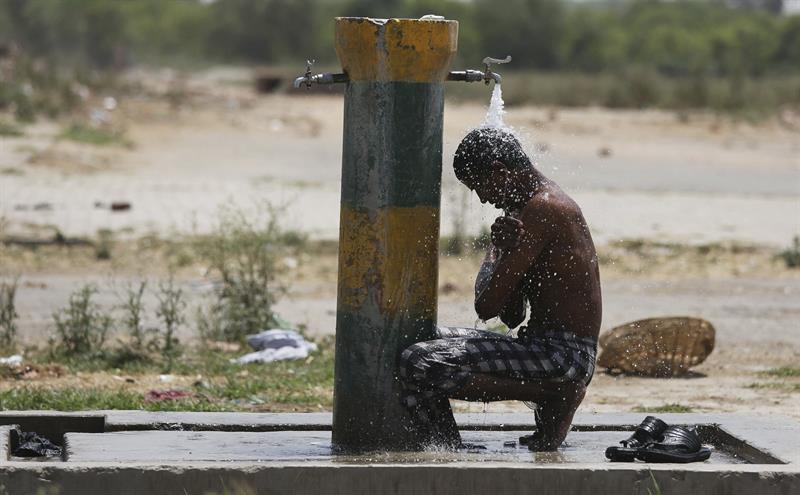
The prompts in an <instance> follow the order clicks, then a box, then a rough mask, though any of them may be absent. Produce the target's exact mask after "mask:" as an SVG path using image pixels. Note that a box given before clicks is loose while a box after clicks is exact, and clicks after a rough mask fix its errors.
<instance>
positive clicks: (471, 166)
mask: <svg viewBox="0 0 800 495" xmlns="http://www.w3.org/2000/svg"><path fill="white" fill-rule="evenodd" d="M453 169H454V170H455V173H456V177H458V180H460V181H461V182H462V183H463V184H464V185H465V186H467V187H468V188H470V189H472V190H474V191H475V192H476V193H477V195H478V198H479V199H480V200H481V202H482V203H487V202H488V203H491V204H493V205H494V206H496V207H498V208H507V207H509V206H512V205H514V204H515V203H519V202H520V201H521V200H524V199H527V197H526V194H525V191H523V190H521V188H522V189H524V188H525V186H526V184H525V183H527V182H528V181H525V180H521V179H523V178H524V177H532V174H533V172H534V169H533V164H532V163H531V161H530V159H529V158H528V155H526V154H525V151H523V149H522V145H521V144H520V142H519V141H517V138H515V137H514V135H513V134H511V133H510V132H508V131H503V130H501V129H496V128H481V129H474V130H473V131H471V132H470V133H469V134H467V135H466V137H464V139H462V140H461V144H459V145H458V149H457V150H456V154H455V156H454V157H453Z"/></svg>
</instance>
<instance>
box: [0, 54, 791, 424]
mask: <svg viewBox="0 0 800 495" xmlns="http://www.w3.org/2000/svg"><path fill="white" fill-rule="evenodd" d="M140 77H141V76H140ZM170 77H171V76H169V75H168V74H167V75H161V74H149V75H147V77H145V78H144V82H145V83H146V85H148V87H150V88H151V89H152V91H153V92H156V93H157V92H158V91H163V90H164V88H165V87H172V86H171V85H175V84H180V87H181V88H182V91H183V92H184V93H183V94H185V98H184V99H182V100H181V101H177V102H176V101H171V100H169V99H167V98H163V97H153V96H131V97H126V98H120V101H119V106H118V108H117V109H116V110H114V111H113V112H111V113H110V117H109V118H111V119H113V120H114V122H115V123H116V124H117V125H119V126H120V127H122V128H124V129H125V136H126V140H127V141H129V142H130V145H112V146H92V145H88V144H80V143H74V142H70V141H67V140H64V139H60V138H58V135H59V133H60V131H61V126H60V124H58V123H55V122H44V121H43V122H40V123H37V124H35V125H33V126H30V127H28V128H27V130H26V135H25V136H23V137H13V138H11V137H0V171H1V172H0V219H2V222H0V224H2V229H3V233H4V235H24V236H37V235H38V236H42V235H49V234H47V233H48V232H51V230H48V229H49V228H50V226H54V227H56V228H57V229H58V230H59V231H60V232H62V233H63V234H64V235H66V236H68V237H75V236H77V237H80V236H84V237H86V236H88V237H93V236H96V235H97V232H98V231H99V230H101V229H110V230H111V231H112V232H113V235H114V238H115V239H116V244H115V247H114V251H113V252H112V254H113V256H112V259H111V260H107V261H98V260H96V259H94V258H93V257H92V256H91V253H89V254H87V252H85V251H82V250H81V249H78V248H76V249H75V250H70V251H69V253H67V254H64V252H63V251H59V252H54V251H53V252H51V251H48V250H47V249H42V250H39V251H37V252H31V251H29V250H24V249H19V248H8V247H6V248H3V247H0V276H13V275H21V277H22V278H21V286H20V291H19V295H18V306H19V313H20V328H21V333H22V335H23V337H24V338H25V339H26V340H27V341H29V342H43V341H44V340H45V337H46V336H47V335H48V333H49V332H50V331H51V330H52V329H51V328H50V325H51V324H50V315H51V313H52V311H53V310H55V309H56V308H58V307H61V306H63V305H64V304H65V303H66V300H67V298H68V295H69V293H70V292H71V291H72V290H74V289H75V288H76V287H77V286H78V285H80V284H82V283H85V282H87V281H89V282H94V283H96V284H98V286H100V287H101V288H103V290H102V291H101V294H100V299H99V300H100V302H101V303H103V304H105V305H108V306H112V305H113V304H115V301H116V299H115V296H114V294H113V290H111V288H113V287H114V286H117V287H118V286H120V285H122V284H124V283H125V282H126V281H130V280H133V279H138V278H140V277H158V276H163V275H164V273H165V267H164V266H161V265H159V264H158V263H150V262H148V261H147V260H146V259H141V257H140V255H137V252H136V250H135V249H134V248H133V247H131V246H133V245H134V244H135V242H136V241H137V240H138V239H141V238H142V237H143V236H146V235H156V236H160V237H166V238H169V237H172V236H177V235H180V234H182V233H187V232H196V233H197V232H200V233H202V232H207V231H208V230H209V229H210V228H211V226H212V225H213V219H214V213H215V211H216V210H217V208H218V206H219V205H220V204H223V203H234V204H236V205H238V206H240V207H242V208H245V209H249V208H255V205H256V204H257V203H258V202H259V201H263V200H269V201H271V202H273V203H282V204H286V205H288V206H287V210H286V213H285V217H284V218H283V221H284V224H285V225H286V226H287V227H288V228H293V229H297V230H301V231H303V232H306V233H308V234H309V235H310V236H311V238H312V240H330V239H336V238H337V235H338V211H339V210H338V203H339V185H340V184H339V181H340V168H341V165H340V156H341V155H340V147H341V134H342V129H341V127H342V102H341V97H339V96H336V95H319V94H313V95H306V94H301V95H298V96H286V95H280V94H273V95H262V96H259V95H256V94H255V93H254V92H252V90H251V89H250V87H249V85H248V84H247V83H248V79H247V78H248V77H249V73H248V72H246V71H240V70H230V69H225V70H222V69H220V70H217V71H210V72H207V73H203V74H197V75H194V76H192V77H190V78H188V79H184V80H180V81H179V82H175V80H174V79H170ZM488 96H489V95H488V92H487V102H488ZM484 112H485V107H483V106H481V105H478V104H453V103H448V104H447V105H446V109H445V115H446V118H445V154H444V160H443V162H444V163H443V169H444V172H443V197H442V201H443V203H442V234H443V235H450V234H452V233H453V232H454V229H455V225H456V224H459V223H460V224H462V225H463V226H464V231H465V233H466V234H475V233H477V232H479V231H480V230H481V228H483V227H485V226H486V225H488V224H490V223H491V222H492V220H493V219H494V217H495V216H496V212H494V211H492V209H491V208H490V207H488V206H483V207H482V206H481V205H479V204H478V202H477V200H475V199H474V198H469V197H467V196H466V194H465V192H464V190H463V188H460V187H459V185H458V184H457V182H456V180H455V177H454V176H453V173H452V170H451V168H450V165H451V162H452V153H453V150H454V149H455V147H456V146H457V144H458V141H459V139H460V137H461V136H463V134H464V133H465V132H466V131H467V130H469V129H470V128H472V127H474V126H475V125H476V124H478V123H479V122H480V121H481V120H482V118H483V114H484ZM507 122H508V123H510V124H511V125H513V126H514V127H516V128H517V129H518V131H519V133H520V135H521V136H522V137H523V140H524V142H525V144H526V147H527V148H528V149H529V151H530V152H531V154H532V155H534V156H535V157H536V159H537V165H538V166H539V167H540V168H541V169H542V170H543V171H544V173H545V174H546V175H548V176H550V177H552V178H554V179H555V180H556V181H557V182H558V183H559V184H561V186H562V187H563V188H564V189H565V190H566V191H567V192H569V193H570V194H572V195H573V196H574V197H575V199H576V200H577V201H578V203H579V204H580V205H581V207H582V209H583V211H584V213H585V215H586V217H587V220H588V222H589V224H590V227H591V228H592V233H593V236H594V238H595V242H596V244H597V245H598V248H599V250H600V252H601V259H602V260H603V264H602V266H601V273H602V278H603V291H604V294H603V296H604V318H603V328H604V329H610V328H612V327H614V326H616V325H619V324H622V323H625V322H628V321H631V320H634V319H637V318H644V317H651V316H665V315H692V316H699V317H703V318H706V319H708V320H709V321H711V322H712V324H714V326H715V327H716V329H717V347H716V349H715V351H714V353H712V355H711V356H710V357H709V359H708V360H707V361H706V362H705V363H703V364H702V365H700V366H699V367H697V368H696V372H697V373H696V374H695V375H693V377H691V378H684V379H648V378H634V377H622V376H616V377H615V376H610V375H607V374H603V373H598V375H596V377H595V379H594V381H593V382H592V385H591V387H590V389H589V393H588V395H587V397H586V400H585V401H584V404H583V405H582V406H581V410H582V411H584V412H592V411H596V412H609V411H619V410H634V409H636V408H645V409H646V408H658V407H661V406H665V405H670V404H673V405H674V404H678V405H680V406H684V407H687V408H691V409H692V410H694V411H703V412H706V411H721V412H729V411H742V412H749V413H752V412H758V413H780V414H786V415H790V416H794V417H796V418H800V377H796V376H795V377H791V376H790V377H773V376H770V375H768V374H765V373H764V372H765V371H767V370H770V369H775V368H780V367H790V368H794V369H797V368H800V271H798V270H790V269H787V268H786V266H785V264H784V263H783V262H782V261H781V260H779V259H777V258H776V254H777V253H778V252H779V251H780V250H782V249H786V248H788V246H789V245H790V243H791V239H792V237H793V236H795V235H798V234H800V133H798V131H797V130H794V129H791V128H787V127H785V126H783V125H781V124H780V123H779V122H778V121H777V119H769V120H766V121H764V122H760V123H755V124H753V123H747V122H740V121H736V120H733V119H730V118H727V117H720V116H715V115H708V114H690V115H689V116H688V119H686V118H678V117H677V116H676V115H675V114H673V113H669V112H659V111H638V112H637V111H611V110H606V109H594V108H591V109H558V108H535V107H519V108H518V107H514V108H509V109H508V115H507ZM113 201H124V202H130V203H131V209H130V210H126V211H121V212H113V211H110V210H109V208H107V205H108V204H109V203H111V202H113ZM253 211H254V210H253ZM631 240H633V241H635V242H633V243H631V242H630V241H631ZM642 246H644V247H642ZM296 261H297V265H298V267H297V268H296V269H294V271H292V274H291V279H290V282H291V290H290V293H289V295H288V296H287V297H286V298H284V299H283V300H282V301H281V302H280V303H279V305H278V307H277V309H278V311H279V312H280V314H281V315H283V316H284V317H285V318H287V319H289V320H290V321H293V322H295V323H298V324H303V325H305V326H306V327H307V329H308V332H309V333H310V334H311V335H317V336H321V335H327V334H332V333H333V332H334V329H335V308H336V255H335V252H328V253H324V254H313V255H312V254H309V255H306V256H301V257H300V259H299V260H296ZM478 264H479V258H478V257H477V256H476V255H467V256H463V257H460V258H459V257H443V258H442V262H441V267H440V274H439V282H440V284H439V285H440V301H439V321H440V323H442V324H453V325H470V326H472V325H476V324H479V325H480V324H481V323H480V322H476V320H475V317H474V316H473V315H474V311H473V310H472V304H471V287H472V284H473V281H474V278H473V277H474V273H475V272H476V270H477V266H478ZM179 280H180V283H181V284H182V286H183V287H184V288H185V290H186V292H187V294H188V295H189V298H190V301H192V302H193V303H197V302H198V301H200V300H202V297H203V295H204V294H206V293H207V292H208V291H209V290H210V284H211V281H209V280H207V279H206V278H205V277H204V276H203V271H202V267H198V266H193V265H190V266H188V267H186V268H184V269H183V270H182V271H181V272H180V277H179ZM491 324H492V322H489V325H491ZM192 335H193V329H192V328H191V327H190V326H189V327H187V328H185V329H184V330H183V336H184V338H191V336H192ZM48 379H52V378H48ZM110 379H113V378H110ZM55 380H74V377H64V378H56V379H55ZM145 382H146V380H145ZM458 407H459V408H461V409H463V410H471V411H473V412H475V411H481V410H483V409H484V405H482V404H478V405H475V404H472V405H469V404H459V406H458ZM515 408H524V406H523V405H521V404H517V403H496V404H490V405H489V406H488V410H489V411H499V410H504V409H515ZM639 410H643V409H639Z"/></svg>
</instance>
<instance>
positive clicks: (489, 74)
mask: <svg viewBox="0 0 800 495" xmlns="http://www.w3.org/2000/svg"><path fill="white" fill-rule="evenodd" d="M490 79H491V80H492V81H494V83H495V84H500V83H502V82H503V76H501V75H500V74H498V73H497V72H486V73H484V74H483V82H485V83H486V84H489V80H490Z"/></svg>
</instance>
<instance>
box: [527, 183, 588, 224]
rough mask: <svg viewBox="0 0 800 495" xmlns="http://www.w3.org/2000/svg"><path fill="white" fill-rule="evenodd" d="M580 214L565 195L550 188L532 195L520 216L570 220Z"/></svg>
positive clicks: (573, 203)
mask: <svg viewBox="0 0 800 495" xmlns="http://www.w3.org/2000/svg"><path fill="white" fill-rule="evenodd" d="M576 214H581V209H580V207H579V206H578V203H576V202H575V201H574V200H573V199H572V198H571V197H569V195H567V193H565V192H564V191H562V190H561V189H560V188H558V187H557V186H556V187H552V188H547V189H545V190H544V191H542V192H540V193H538V194H536V195H534V196H533V197H532V198H531V199H530V200H529V201H528V203H527V204H526V205H525V207H524V208H523V211H522V216H524V217H528V218H531V219H534V218H539V219H543V218H546V219H551V220H554V221H555V220H558V219H571V218H574V216H575V215H576Z"/></svg>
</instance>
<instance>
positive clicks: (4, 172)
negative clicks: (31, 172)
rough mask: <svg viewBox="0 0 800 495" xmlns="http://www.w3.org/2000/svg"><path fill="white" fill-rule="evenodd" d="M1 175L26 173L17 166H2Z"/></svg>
mask: <svg viewBox="0 0 800 495" xmlns="http://www.w3.org/2000/svg"><path fill="white" fill-rule="evenodd" d="M0 175H25V172H23V171H22V170H20V169H18V168H15V167H4V168H0Z"/></svg>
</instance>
